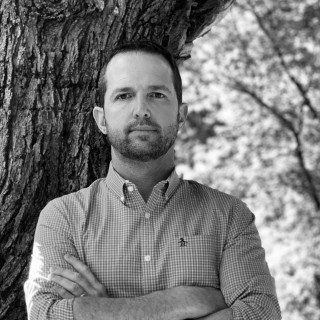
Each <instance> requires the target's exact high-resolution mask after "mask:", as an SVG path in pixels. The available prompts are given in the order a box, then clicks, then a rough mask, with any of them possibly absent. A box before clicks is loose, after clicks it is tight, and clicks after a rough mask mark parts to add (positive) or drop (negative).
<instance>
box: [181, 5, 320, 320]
mask: <svg viewBox="0 0 320 320" xmlns="http://www.w3.org/2000/svg"><path fill="white" fill-rule="evenodd" d="M319 6H320V4H319V1H318V0H306V1H298V0H290V1H289V0H285V1H277V0H269V1H260V0H251V1H249V0H248V1H246V0H239V1H238V3H237V4H236V5H235V6H234V7H233V9H232V10H231V12H229V13H228V14H227V15H226V17H225V18H224V19H223V20H222V21H221V22H220V23H219V24H218V25H216V26H215V28H213V30H212V31H211V32H210V33H208V34H207V35H206V36H204V37H203V38H201V39H200V40H198V41H197V42H196V44H195V47H194V49H193V52H192V58H191V60H190V61H187V62H186V63H185V64H184V65H183V67H182V75H183V81H184V86H185V88H184V93H185V95H184V100H185V101H186V102H188V103H189V108H190V111H191V112H190V116H189V119H188V123H187V125H186V127H185V129H184V131H183V132H182V133H181V135H180V139H179V141H178V143H177V159H178V163H179V165H178V171H179V172H180V173H181V174H183V176H184V177H185V178H187V179H195V180H198V181H201V182H203V183H206V184H208V185H210V186H213V187H214V188H218V189H220V190H222V191H225V192H227V193H231V194H233V195H236V196H238V197H240V198H241V199H243V200H244V201H245V202H246V203H247V204H248V206H249V207H250V208H251V210H252V211H253V212H254V213H255V215H256V223H257V226H258V229H259V232H260V234H261V237H262V242H263V246H264V247H265V249H266V254H267V260H268V263H269V266H270V269H271V272H272V274H273V275H274V277H275V280H276V286H277V293H278V297H279V301H280V306H281V309H282V313H283V319H284V320H289V319H290V320H307V319H308V320H310V319H311V320H316V319H319V318H320V250H319V248H320V107H319V102H320V91H319V87H320V27H319V26H320V7H319ZM186 151H188V152H186Z"/></svg>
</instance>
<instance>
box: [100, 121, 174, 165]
mask: <svg viewBox="0 0 320 320" xmlns="http://www.w3.org/2000/svg"><path fill="white" fill-rule="evenodd" d="M144 125H146V126H150V127H152V128H154V129H155V131H154V132H152V133H143V134H141V135H138V136H135V137H133V136H132V135H131V134H130V133H131V132H132V131H133V130H134V128H135V127H137V126H144ZM178 128H179V125H178V121H176V123H172V124H171V125H169V126H167V127H165V128H161V127H160V126H159V125H158V124H157V123H155V122H152V121H151V120H150V119H144V120H134V121H132V122H130V123H129V124H128V125H127V126H126V127H125V129H124V130H123V131H121V130H115V129H114V130H113V129H112V128H111V127H110V126H109V125H108V123H107V134H106V137H107V140H108V142H109V144H110V145H111V146H112V147H113V148H114V149H115V150H117V151H118V152H119V153H120V154H121V155H122V156H124V157H125V158H128V159H131V160H137V161H143V162H147V161H150V160H155V159H158V158H159V157H161V156H163V155H164V154H166V153H167V152H168V150H169V149H170V148H171V147H172V146H173V144H174V142H175V140H176V137H177V133H178ZM155 135H156V136H155Z"/></svg>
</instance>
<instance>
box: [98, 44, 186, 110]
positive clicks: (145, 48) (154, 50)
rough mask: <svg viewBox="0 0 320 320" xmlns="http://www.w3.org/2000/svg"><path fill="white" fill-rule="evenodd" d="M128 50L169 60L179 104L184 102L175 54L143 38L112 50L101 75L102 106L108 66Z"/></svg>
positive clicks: (100, 97) (100, 95) (100, 104)
mask: <svg viewBox="0 0 320 320" xmlns="http://www.w3.org/2000/svg"><path fill="white" fill-rule="evenodd" d="M126 52H145V53H150V54H154V55H159V56H161V57H163V58H164V59H165V60H166V61H167V62H168V64H169V66H170V69H171V71H172V78H173V79H172V81H173V86H174V89H175V92H176V95H177V99H178V103H179V104H181V103H182V81H181V76H180V71H179V68H178V65H177V63H176V61H175V59H174V57H173V55H172V54H171V53H170V51H169V50H168V49H166V48H165V47H163V46H161V45H159V44H157V43H155V42H152V41H147V40H142V41H135V42H126V43H123V44H120V45H118V46H116V47H115V48H114V49H113V50H112V51H111V53H110V55H109V57H108V60H107V62H106V63H105V65H104V66H103V68H102V69H101V72H100V76H99V83H98V96H97V98H98V99H97V104H98V105H99V106H100V107H104V96H105V94H106V91H107V83H106V80H105V73H106V71H107V66H108V64H109V62H110V61H111V59H112V58H113V57H114V56H116V55H117V54H120V53H126Z"/></svg>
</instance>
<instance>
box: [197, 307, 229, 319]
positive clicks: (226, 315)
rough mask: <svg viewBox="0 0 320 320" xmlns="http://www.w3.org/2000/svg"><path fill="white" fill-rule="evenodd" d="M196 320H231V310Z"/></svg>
mask: <svg viewBox="0 0 320 320" xmlns="http://www.w3.org/2000/svg"><path fill="white" fill-rule="evenodd" d="M197 320H233V316H232V310H231V309H230V308H227V309H224V310H221V311H218V312H215V313H211V314H209V315H207V316H205V317H202V318H198V319H197Z"/></svg>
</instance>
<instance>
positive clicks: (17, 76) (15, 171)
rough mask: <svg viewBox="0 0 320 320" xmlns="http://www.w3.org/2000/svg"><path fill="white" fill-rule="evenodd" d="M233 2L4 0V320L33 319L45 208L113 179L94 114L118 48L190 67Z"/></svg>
mask: <svg viewBox="0 0 320 320" xmlns="http://www.w3.org/2000/svg"><path fill="white" fill-rule="evenodd" d="M229 2H231V1H227V0H226V1H221V0H203V1H197V2H193V1H192V0H184V1H182V0H143V1H142V0H141V1H138V0H128V1H124V0H85V1H84V0H59V1H56V0H55V1H54V0H33V1H31V0H21V1H12V0H2V1H1V4H0V26H1V29H0V191H1V194H0V206H1V207H0V208H1V211H0V214H1V215H0V319H6V320H8V319H10V320H11V319H12V320H13V319H26V312H25V303H24V294H23V283H24V281H25V279H26V277H27V272H28V263H29V260H30V254H31V248H32V243H33V235H34V230H35V226H36V222H37V219H38V215H39V213H40V210H41V209H42V208H43V207H44V206H45V204H46V203H47V202H48V201H49V200H51V199H53V198H56V197H58V196H61V195H63V194H66V193H70V192H73V191H75V190H78V189H80V188H82V187H85V186H88V185H89V184H90V183H91V182H92V181H93V180H95V179H96V178H98V177H101V176H105V175H106V173H107V170H108V163H109V161H110V147H109V146H108V144H107V142H106V140H105V139H104V138H103V136H102V135H100V134H99V133H98V131H97V129H96V127H95V125H94V123H93V118H92V116H91V110H92V107H93V106H94V101H95V95H96V88H97V82H98V77H99V72H100V70H101V68H102V66H103V64H104V63H105V61H106V58H107V57H108V53H109V52H110V48H112V47H113V46H114V45H115V44H117V43H119V42H123V41H125V40H138V39H142V38H143V39H150V40H154V41H156V42H158V43H161V44H163V45H165V46H166V47H168V48H170V50H171V51H172V52H173V54H174V56H175V57H176V58H177V59H181V60H183V59H186V58H188V57H189V56H190V50H191V47H192V41H193V40H194V38H195V37H197V36H199V35H200V34H201V32H202V31H204V30H206V29H207V27H208V26H209V25H210V24H211V23H212V22H213V21H214V20H215V18H216V17H217V15H218V14H219V12H220V10H222V9H223V6H225V5H227V4H228V3H229Z"/></svg>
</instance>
